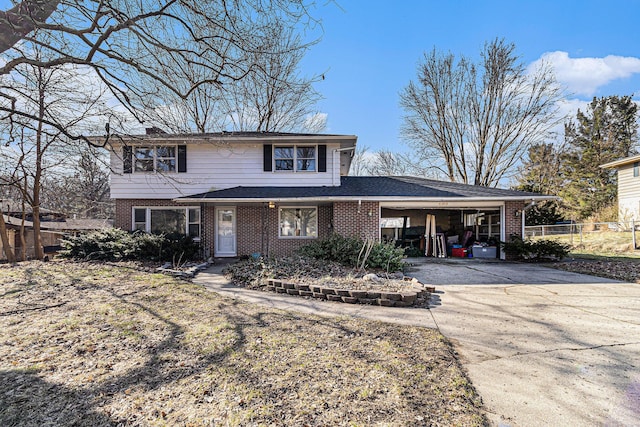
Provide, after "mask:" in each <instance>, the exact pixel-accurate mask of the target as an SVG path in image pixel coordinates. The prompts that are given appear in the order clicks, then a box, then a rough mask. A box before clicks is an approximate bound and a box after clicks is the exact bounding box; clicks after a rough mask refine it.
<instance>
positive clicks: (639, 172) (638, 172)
mask: <svg viewBox="0 0 640 427" xmlns="http://www.w3.org/2000/svg"><path fill="white" fill-rule="evenodd" d="M633 176H634V177H638V176H640V162H634V163H633Z"/></svg>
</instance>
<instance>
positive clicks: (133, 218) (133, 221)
mask: <svg viewBox="0 0 640 427" xmlns="http://www.w3.org/2000/svg"><path fill="white" fill-rule="evenodd" d="M140 209H144V210H145V221H144V230H141V231H144V232H145V233H151V211H152V210H176V211H177V210H184V214H185V229H184V234H185V235H186V236H188V235H189V225H192V224H198V237H193V241H194V242H199V241H200V239H202V209H201V207H200V206H197V205H189V206H133V207H132V208H131V230H132V231H136V230H140V229H139V228H136V224H142V222H141V221H139V222H136V210H140ZM190 209H197V210H198V211H199V213H200V214H199V215H198V221H197V222H189V210H190Z"/></svg>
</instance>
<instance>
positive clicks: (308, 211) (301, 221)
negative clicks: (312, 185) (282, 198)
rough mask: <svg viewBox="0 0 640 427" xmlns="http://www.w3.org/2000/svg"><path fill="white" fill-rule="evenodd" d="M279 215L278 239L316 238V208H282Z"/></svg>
mask: <svg viewBox="0 0 640 427" xmlns="http://www.w3.org/2000/svg"><path fill="white" fill-rule="evenodd" d="M279 213H280V215H279V225H280V226H279V229H280V237H287V238H289V237H291V238H297V237H307V238H309V237H318V208H317V207H282V208H280V212H279Z"/></svg>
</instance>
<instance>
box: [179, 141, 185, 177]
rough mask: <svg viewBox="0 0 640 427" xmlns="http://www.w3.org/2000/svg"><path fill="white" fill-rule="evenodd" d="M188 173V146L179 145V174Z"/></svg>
mask: <svg viewBox="0 0 640 427" xmlns="http://www.w3.org/2000/svg"><path fill="white" fill-rule="evenodd" d="M186 171H187V146H186V145H178V172H186Z"/></svg>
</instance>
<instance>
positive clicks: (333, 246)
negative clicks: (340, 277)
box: [298, 234, 404, 271]
mask: <svg viewBox="0 0 640 427" xmlns="http://www.w3.org/2000/svg"><path fill="white" fill-rule="evenodd" d="M365 246H366V242H365V241H364V240H362V239H359V238H357V237H344V236H341V235H339V234H332V235H330V236H329V237H327V238H325V239H322V240H317V241H315V242H313V243H310V244H308V245H305V246H303V247H301V248H300V249H299V250H298V253H299V254H300V255H302V256H306V257H309V258H316V259H321V260H326V261H335V262H338V263H340V264H343V265H346V266H348V267H353V268H357V267H358V261H359V258H360V262H362V256H363V255H362V254H361V252H362V251H363V248H365ZM403 257H404V252H403V250H402V249H401V248H396V247H395V246H394V245H392V244H386V243H382V242H375V243H373V244H372V246H371V251H370V252H369V256H368V257H367V259H366V262H365V263H364V266H365V268H381V269H384V270H386V271H398V270H402V258H403Z"/></svg>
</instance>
